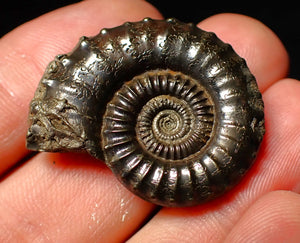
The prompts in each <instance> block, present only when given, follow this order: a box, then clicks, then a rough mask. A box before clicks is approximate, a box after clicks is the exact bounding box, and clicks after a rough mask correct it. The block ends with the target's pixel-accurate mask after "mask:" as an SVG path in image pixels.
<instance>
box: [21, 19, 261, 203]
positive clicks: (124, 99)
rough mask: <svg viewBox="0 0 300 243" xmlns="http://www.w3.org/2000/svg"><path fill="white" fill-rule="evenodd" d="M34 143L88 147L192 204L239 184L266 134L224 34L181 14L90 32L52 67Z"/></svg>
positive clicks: (134, 184)
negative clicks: (185, 20)
mask: <svg viewBox="0 0 300 243" xmlns="http://www.w3.org/2000/svg"><path fill="white" fill-rule="evenodd" d="M29 119H30V122H31V127H30V128H29V132H28V135H27V146H28V147H29V148H31V149H34V150H42V151H65V150H67V151H72V150H73V151H74V150H75V151H78V150H86V151H88V152H89V153H90V154H92V155H93V156H95V157H97V158H103V157H104V158H105V162H106V164H107V165H108V166H109V167H110V168H111V170H112V171H113V172H114V173H115V175H116V176H117V177H118V179H119V180H120V181H121V182H122V183H123V184H124V185H125V186H126V187H127V188H128V189H129V190H131V191H132V192H134V193H136V194H137V195H139V196H140V197H142V198H144V199H146V200H148V201H150V202H153V203H156V204H159V205H163V206H192V205H196V204H199V203H203V202H206V201H209V200H211V199H213V198H215V197H217V196H219V195H221V194H223V193H224V192H225V191H227V190H229V189H230V188H231V187H232V186H234V185H235V184H236V183H237V182H238V181H239V180H240V179H241V178H242V176H243V175H244V174H245V172H246V171H247V170H248V169H249V168H250V166H251V165H252V163H253V161H254V159H255V156H256V153H257V150H258V148H259V145H260V143H261V140H262V137H263V134H264V113H263V102H262V99H261V94H260V92H259V90H258V88H257V84H256V81H255V78H254V77H253V75H252V74H251V73H250V71H249V69H248V68H247V65H246V63H245V61H244V59H242V58H241V57H239V56H238V55H237V54H236V53H235V52H234V51H233V49H232V48H231V46H230V45H228V44H225V43H223V42H222V41H221V40H219V39H218V38H217V37H216V35H215V34H213V33H209V32H205V31H203V30H201V29H198V28H197V27H196V26H195V25H193V24H185V23H182V22H179V21H177V20H175V19H168V20H152V19H149V18H146V19H144V20H143V21H140V22H135V23H129V22H128V23H125V24H124V25H121V26H119V27H116V28H112V29H103V30H101V31H100V33H99V34H98V35H97V36H95V37H92V38H87V37H83V38H81V40H80V43H79V44H78V45H77V47H76V48H75V49H74V50H73V52H71V53H69V54H67V55H60V56H58V57H57V58H56V59H55V61H53V62H52V63H51V64H50V65H49V66H48V68H47V70H46V72H45V74H44V76H43V78H42V80H41V82H40V84H39V87H38V89H37V91H36V94H35V97H34V99H33V101H32V103H31V112H30V116H29Z"/></svg>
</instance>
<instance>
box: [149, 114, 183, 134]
mask: <svg viewBox="0 0 300 243" xmlns="http://www.w3.org/2000/svg"><path fill="white" fill-rule="evenodd" d="M181 127H182V119H181V117H180V115H179V114H178V113H177V112H176V111H174V110H163V111H161V112H159V113H158V114H157V115H156V116H155V117H154V119H153V123H152V129H153V131H154V132H156V133H157V134H158V135H161V136H174V135H175V134H177V133H178V132H179V131H180V128H181Z"/></svg>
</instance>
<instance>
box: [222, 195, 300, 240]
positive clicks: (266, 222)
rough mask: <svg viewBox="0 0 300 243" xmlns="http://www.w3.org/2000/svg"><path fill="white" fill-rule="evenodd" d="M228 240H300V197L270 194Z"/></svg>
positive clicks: (258, 202)
mask: <svg viewBox="0 0 300 243" xmlns="http://www.w3.org/2000/svg"><path fill="white" fill-rule="evenodd" d="M225 242H231V243H233V242H239V243H240V242H265V243H267V242H300V196H299V194H296V193H292V192H288V191H276V192H272V193H268V194H267V195H266V196H264V197H262V198H261V199H259V200H258V201H257V202H255V204H253V205H252V206H251V207H250V208H249V209H248V210H247V211H246V212H245V214H244V215H243V216H242V218H241V219H240V220H239V221H238V223H237V225H236V226H235V227H234V228H233V229H232V230H231V232H230V233H229V235H228V236H227V238H226V240H225Z"/></svg>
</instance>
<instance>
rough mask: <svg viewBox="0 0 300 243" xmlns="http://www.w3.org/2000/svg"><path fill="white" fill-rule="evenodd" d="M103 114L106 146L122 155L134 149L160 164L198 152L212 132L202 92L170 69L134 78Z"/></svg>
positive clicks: (210, 109)
mask: <svg viewBox="0 0 300 243" xmlns="http://www.w3.org/2000/svg"><path fill="white" fill-rule="evenodd" d="M107 110H108V111H107V115H106V118H105V119H106V122H107V124H109V125H107V126H109V128H110V129H106V130H105V133H106V135H107V137H109V141H110V144H109V145H106V146H111V147H114V148H116V147H118V148H120V150H119V151H122V153H124V154H127V152H128V153H129V154H130V151H133V150H135V149H137V151H139V152H140V153H143V154H144V155H145V156H152V157H155V158H157V159H160V160H161V159H162V160H168V161H177V160H178V161H180V160H183V159H189V158H190V156H194V155H196V154H197V153H199V152H201V151H202V150H201V149H202V148H203V147H204V146H205V145H206V144H207V142H208V140H209V139H210V137H211V133H212V130H213V127H214V106H213V101H212V98H211V96H210V95H209V93H208V91H207V90H206V88H205V87H203V86H202V85H201V83H200V81H198V80H195V79H193V78H191V77H189V76H187V75H184V74H182V73H180V72H175V71H171V70H153V71H148V72H146V73H144V74H142V75H139V76H136V77H134V78H133V79H132V80H131V81H128V82H127V83H125V84H124V85H123V86H122V88H121V89H120V90H119V91H118V92H117V93H116V95H115V96H114V98H113V100H112V101H111V102H110V103H109V104H108V108H107ZM125 145H126V146H127V145H128V146H129V147H128V148H127V149H128V150H127V149H125V148H124V146H125ZM114 151H115V150H114Z"/></svg>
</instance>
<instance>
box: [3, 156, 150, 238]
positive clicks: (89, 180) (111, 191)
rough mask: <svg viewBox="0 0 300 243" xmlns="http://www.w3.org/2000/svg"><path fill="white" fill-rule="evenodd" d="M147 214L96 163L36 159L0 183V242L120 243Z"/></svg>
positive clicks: (67, 158) (146, 209) (65, 158)
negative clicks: (11, 240)
mask: <svg viewBox="0 0 300 243" xmlns="http://www.w3.org/2000/svg"><path fill="white" fill-rule="evenodd" d="M152 209H153V205H151V204H150V203H147V202H145V201H143V200H142V199H139V198H138V197H136V196H134V195H133V194H132V193H130V192H129V191H127V190H126V189H125V188H124V187H123V186H122V185H121V184H120V183H119V182H118V181H116V179H115V177H114V176H113V175H112V173H111V172H110V170H109V169H108V168H106V167H105V165H104V164H103V163H101V162H99V161H98V160H96V159H92V158H91V157H88V158H87V156H84V155H78V154H70V153H69V154H57V153H56V154H50V153H40V154H38V155H37V156H35V157H34V158H32V159H31V160H30V161H29V162H28V163H26V164H24V165H23V166H22V167H21V168H19V169H18V170H17V171H16V172H15V173H13V174H12V175H11V176H9V177H8V178H7V179H6V180H5V181H3V182H2V183H1V186H0V215H1V221H0V242H10V239H13V241H14V242H24V241H25V242H44V241H50V242H124V240H125V239H127V238H128V237H129V235H131V234H132V233H133V232H134V231H135V230H137V228H138V227H139V226H140V225H141V224H142V223H143V221H144V219H145V218H146V217H147V216H148V215H149V213H150V212H151V210H152Z"/></svg>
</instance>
